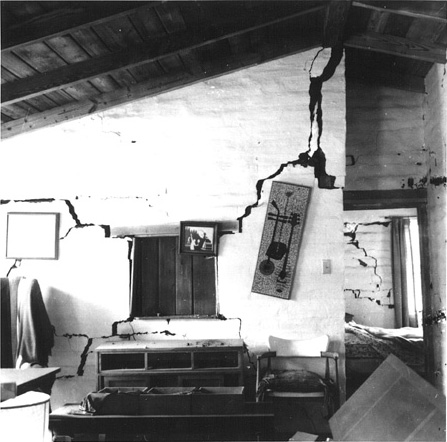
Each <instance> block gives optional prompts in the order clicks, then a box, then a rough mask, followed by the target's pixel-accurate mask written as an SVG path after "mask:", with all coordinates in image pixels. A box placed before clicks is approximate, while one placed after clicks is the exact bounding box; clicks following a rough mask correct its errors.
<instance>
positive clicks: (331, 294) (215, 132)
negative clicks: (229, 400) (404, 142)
mask: <svg viewBox="0 0 447 442" xmlns="http://www.w3.org/2000/svg"><path fill="white" fill-rule="evenodd" d="M317 52H318V51H317V50H313V51H309V52H306V53H302V54H298V55H294V56H291V57H287V58H284V59H281V60H277V61H273V62H270V63H266V64H263V65H260V66H256V67H252V68H250V69H246V70H243V71H240V72H237V73H233V74H230V75H226V76H223V77H220V78H216V79H212V80H209V81H206V82H203V83H200V84H196V85H194V86H190V87H188V88H184V89H179V90H177V91H173V92H170V93H166V94H163V95H160V96H158V97H154V98H150V99H143V100H139V101H136V102H134V103H131V104H127V105H125V106H120V107H117V108H114V109H111V110H108V111H106V112H102V113H101V114H94V115H91V116H88V117H85V118H82V119H80V120H77V121H72V122H67V123H64V124H61V125H59V126H56V127H53V128H47V129H42V130H39V131H36V132H34V133H29V134H24V135H20V136H17V137H15V138H12V139H9V140H6V141H5V142H4V143H2V146H1V150H0V162H1V164H2V173H1V174H0V189H1V190H0V198H1V199H2V200H3V203H4V204H1V205H0V215H1V218H0V220H1V223H2V224H1V225H0V228H1V231H2V232H4V222H5V214H6V212H7V211H13V210H23V211H54V212H59V213H61V236H62V237H63V239H62V240H61V241H60V257H59V260H57V261H23V262H22V264H21V266H20V267H19V268H17V269H14V270H13V271H12V272H11V276H13V275H15V276H17V275H24V276H27V277H34V278H37V279H38V280H39V282H40V284H41V287H42V290H43V295H44V300H45V303H46V305H47V309H48V312H49V315H50V318H51V320H52V323H53V324H54V326H55V328H56V334H57V336H56V344H55V348H54V351H53V355H52V357H51V360H50V363H51V365H53V366H60V367H61V373H60V379H58V380H57V381H56V384H55V386H54V390H53V399H52V401H53V407H57V406H59V405H61V404H62V403H64V402H77V401H80V400H81V399H82V398H83V397H84V396H85V395H86V394H87V393H88V392H89V391H92V390H94V389H95V388H96V381H95V360H94V355H93V353H92V351H93V350H94V348H95V347H96V346H97V345H99V344H100V343H102V342H104V341H105V340H107V339H109V337H110V336H111V334H112V331H113V326H115V327H116V328H117V332H118V333H130V334H132V333H141V334H138V335H135V336H136V337H137V338H138V339H172V338H175V339H178V338H205V339H206V338H235V337H239V336H240V337H242V338H243V339H244V340H245V342H246V343H247V345H248V347H249V351H250V356H251V357H252V358H253V355H254V352H255V351H257V349H260V348H261V347H263V346H264V345H265V342H266V339H267V336H268V334H270V333H272V334H274V333H277V334H278V333H289V334H290V333H293V334H294V335H295V336H296V337H299V338H307V337H312V336H316V335H320V334H323V333H324V334H328V335H329V336H330V338H331V340H332V341H334V342H335V343H336V344H337V345H339V350H340V351H341V353H342V355H343V351H344V345H343V335H344V328H343V321H344V311H345V309H344V297H343V271H344V265H343V250H344V248H343V241H344V240H343V217H342V211H343V205H342V189H341V187H342V186H343V185H344V176H345V79H344V61H343V60H342V62H341V63H340V65H339V66H338V67H337V70H336V72H335V75H334V76H333V77H332V78H331V79H330V80H329V81H327V82H325V83H323V89H322V94H323V102H322V106H323V134H322V137H321V147H322V149H323V151H324V152H325V154H326V160H327V164H326V170H327V173H328V174H330V175H334V176H335V177H336V181H335V186H336V187H338V188H337V189H333V190H324V189H319V188H318V186H317V181H316V179H315V177H314V170H313V168H311V167H308V168H303V167H301V166H296V167H291V166H289V167H288V168H286V170H285V171H284V172H283V173H282V174H281V175H280V176H278V177H276V178H275V179H276V180H280V181H286V182H291V183H295V184H301V185H306V186H310V187H312V196H311V201H310V205H309V210H308V216H307V221H306V226H305V229H304V238H303V241H302V244H301V249H300V255H299V259H298V263H297V268H296V275H295V282H294V285H293V289H292V294H291V299H290V300H283V299H278V298H273V297H268V296H264V295H259V294H255V293H252V292H251V285H252V281H253V276H254V271H255V266H256V260H257V255H258V249H259V242H260V238H261V234H262V229H263V224H264V219H265V212H266V201H268V196H269V191H270V186H271V181H266V182H265V184H264V187H263V191H262V195H261V200H260V204H259V207H257V208H255V209H253V210H252V213H251V215H250V216H248V217H246V218H244V219H243V225H242V233H236V234H234V235H225V236H223V237H222V240H221V242H220V255H219V274H218V278H219V281H218V301H219V306H220V313H221V314H222V315H224V316H225V317H226V318H228V320H227V321H219V320H171V321H169V322H168V321H166V320H146V321H133V322H132V323H128V322H120V321H124V320H126V319H127V317H128V304H129V298H128V286H129V263H128V256H127V255H128V240H127V239H125V238H121V239H118V238H105V236H104V229H103V228H102V227H100V225H106V226H110V227H111V229H112V231H117V230H120V231H121V232H122V231H127V232H128V233H131V232H132V231H138V230H140V231H141V229H143V230H146V231H147V230H150V229H151V228H153V227H154V226H160V225H161V226H175V225H178V222H179V221H180V220H182V219H196V220H218V221H236V219H237V218H238V217H240V216H241V215H243V213H244V211H245V208H246V207H247V206H248V205H250V204H253V203H255V202H256V198H257V195H256V187H255V186H256V183H257V181H258V180H259V179H264V178H267V177H268V176H270V175H271V174H272V173H274V172H276V170H277V169H278V167H279V165H280V164H281V163H284V162H287V161H291V160H296V159H297V157H298V155H299V154H300V153H302V152H305V151H306V150H307V142H308V137H309V130H310V116H309V92H308V91H309V68H310V66H311V64H312V61H313V59H314V57H315V55H316V54H317ZM328 58H329V54H328V52H327V51H323V52H321V53H320V54H319V55H318V57H317V59H316V61H315V63H314V65H313V72H312V74H313V75H314V76H315V75H319V73H321V70H322V68H323V67H324V66H325V65H326V63H327V61H328ZM314 130H316V129H315V128H314ZM314 134H315V136H314V141H315V139H316V133H315V132H314ZM312 149H313V150H314V149H315V146H314V145H312ZM42 198H50V199H54V200H51V201H45V202H31V201H30V200H33V199H42ZM7 200H10V202H8V203H6V201H7ZM19 200H25V201H24V202H20V201H19ZM73 214H75V216H74V215H73ZM0 237H1V241H4V235H3V234H2V235H0ZM0 247H1V250H4V248H3V244H0ZM323 259H330V260H331V261H332V273H331V274H329V275H323V274H322V260H323ZM11 265H12V262H11V261H10V260H6V259H4V258H3V256H2V257H0V271H1V273H2V275H5V274H6V273H7V271H8V270H9V269H10V267H11ZM253 360H254V359H253ZM342 365H343V363H342ZM247 367H248V368H247V375H248V378H249V379H250V376H251V375H252V374H253V367H252V366H250V365H249V364H247ZM343 373H344V370H343V369H342V376H343Z"/></svg>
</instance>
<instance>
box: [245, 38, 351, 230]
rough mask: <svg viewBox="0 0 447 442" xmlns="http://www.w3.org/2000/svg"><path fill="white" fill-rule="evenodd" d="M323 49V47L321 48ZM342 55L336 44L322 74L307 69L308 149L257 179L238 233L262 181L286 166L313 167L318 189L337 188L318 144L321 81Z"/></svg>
mask: <svg viewBox="0 0 447 442" xmlns="http://www.w3.org/2000/svg"><path fill="white" fill-rule="evenodd" d="M322 50H323V49H322ZM322 50H320V51H318V53H317V54H316V55H315V57H314V60H313V61H312V66H313V63H314V61H315V60H316V58H317V57H318V55H319V54H320V52H321V51H322ZM342 56H343V46H342V45H341V44H339V45H336V46H335V47H333V48H332V51H331V56H330V59H329V61H328V64H327V65H326V67H325V68H324V70H323V72H322V74H321V75H320V76H319V77H312V76H311V73H312V66H311V68H310V70H309V78H310V87H309V96H310V103H309V111H310V135H309V139H308V150H307V151H306V152H302V153H300V154H299V155H298V159H295V160H291V161H287V162H285V163H282V164H281V165H280V166H279V168H278V169H277V170H276V171H275V172H274V173H272V174H271V175H269V176H268V177H267V178H263V179H260V180H258V181H257V183H256V194H257V200H256V202H255V203H253V204H251V205H249V206H247V207H246V208H245V212H244V214H243V215H241V216H240V217H239V218H237V220H238V221H239V233H241V232H242V220H243V218H246V217H247V216H249V215H250V213H251V211H252V209H253V208H255V207H257V206H258V205H259V201H260V199H261V194H262V187H263V185H264V182H265V181H267V180H271V179H273V178H275V177H276V176H278V175H280V174H281V173H282V172H283V170H284V169H285V168H286V167H288V166H293V167H295V166H296V165H300V166H302V167H305V168H306V167H308V166H310V167H313V168H314V176H315V178H317V180H318V187H319V188H320V189H338V187H335V186H334V184H335V177H334V176H333V175H328V174H327V172H326V155H325V154H324V152H323V149H321V146H320V138H321V134H322V132H323V110H322V108H321V103H322V98H323V97H322V93H321V89H322V85H323V82H325V81H327V80H329V79H330V78H332V76H333V75H334V73H335V69H336V68H337V66H338V65H339V63H340V61H341V59H342ZM315 119H316V122H317V125H318V139H317V146H318V147H317V150H316V151H315V152H314V154H313V155H312V156H310V155H309V152H310V151H311V147H310V144H311V140H312V136H313V134H312V126H313V124H314V121H315Z"/></svg>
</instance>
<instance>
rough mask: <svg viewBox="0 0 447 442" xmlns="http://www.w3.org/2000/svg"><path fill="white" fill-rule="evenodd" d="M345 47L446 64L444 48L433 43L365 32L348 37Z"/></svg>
mask: <svg viewBox="0 0 447 442" xmlns="http://www.w3.org/2000/svg"><path fill="white" fill-rule="evenodd" d="M344 45H345V47H350V48H358V49H364V50H368V51H376V52H382V53H384V54H391V55H397V56H400V57H408V58H412V59H415V60H420V61H429V62H432V63H441V64H445V63H446V48H445V47H443V46H441V45H438V44H435V43H431V44H430V43H417V42H414V41H411V40H409V39H407V38H402V37H397V36H394V35H388V34H387V35H385V34H379V33H376V32H367V33H364V34H357V35H352V36H350V37H349V38H348V39H347V40H346V41H345V42H344Z"/></svg>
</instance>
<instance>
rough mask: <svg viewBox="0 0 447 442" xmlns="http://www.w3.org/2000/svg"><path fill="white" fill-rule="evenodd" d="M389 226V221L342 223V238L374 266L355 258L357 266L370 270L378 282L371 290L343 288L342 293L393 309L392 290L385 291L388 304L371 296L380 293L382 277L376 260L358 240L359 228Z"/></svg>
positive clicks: (381, 298)
mask: <svg viewBox="0 0 447 442" xmlns="http://www.w3.org/2000/svg"><path fill="white" fill-rule="evenodd" d="M390 224H391V221H375V222H370V223H353V222H345V223H344V227H345V229H344V236H345V237H347V238H349V242H347V244H348V245H351V246H353V247H355V248H356V249H357V250H360V251H362V253H363V255H364V257H365V258H368V259H369V260H371V261H372V262H373V263H374V264H373V265H372V266H371V265H370V264H369V263H368V262H366V261H365V260H364V259H361V258H356V259H357V261H358V263H359V266H360V267H363V268H372V270H373V275H374V276H375V277H376V278H377V280H378V282H377V283H376V284H375V287H374V288H373V289H372V290H365V289H363V288H345V289H344V291H345V292H348V293H352V295H353V296H354V299H360V298H361V299H368V300H370V301H371V302H375V303H376V304H377V305H379V306H383V307H388V308H394V304H393V303H392V302H391V297H392V288H390V289H388V290H387V294H386V296H385V299H386V300H387V301H388V302H386V303H385V302H384V301H383V300H384V297H383V296H381V297H379V298H377V297H376V296H371V294H373V295H374V294H375V293H380V292H381V291H383V290H382V283H383V277H382V276H381V275H380V274H379V273H378V271H377V269H378V267H379V262H378V259H377V258H376V257H375V256H373V255H372V254H371V253H370V252H368V251H367V250H366V247H364V246H363V245H361V244H360V240H359V239H358V229H359V227H360V226H372V225H377V226H383V227H385V228H388V227H389V226H390ZM364 292H367V295H366V294H364Z"/></svg>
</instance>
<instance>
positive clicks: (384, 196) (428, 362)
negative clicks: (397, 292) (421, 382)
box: [343, 189, 434, 379]
mask: <svg viewBox="0 0 447 442" xmlns="http://www.w3.org/2000/svg"><path fill="white" fill-rule="evenodd" d="M404 208H415V209H416V210H417V217H418V226H419V247H420V255H421V256H420V258H421V259H420V261H421V285H422V305H423V315H422V317H423V318H425V312H428V311H430V302H429V298H428V297H429V294H430V253H429V240H428V217H427V189H410V190H400V189H399V190H348V191H346V190H345V191H343V210H344V211H350V210H381V209H404ZM423 329H424V349H425V352H424V353H425V372H426V374H427V376H428V378H429V379H430V373H433V371H434V354H433V351H430V349H433V348H434V345H433V344H434V343H433V342H431V334H430V332H429V330H428V327H427V326H426V324H425V321H424V320H423Z"/></svg>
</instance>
